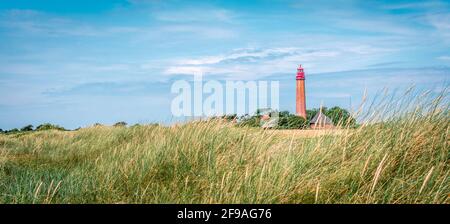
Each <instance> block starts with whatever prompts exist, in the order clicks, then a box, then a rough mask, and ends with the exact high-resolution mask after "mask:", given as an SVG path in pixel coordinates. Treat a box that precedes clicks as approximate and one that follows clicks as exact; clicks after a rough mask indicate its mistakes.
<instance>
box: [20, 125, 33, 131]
mask: <svg viewBox="0 0 450 224" xmlns="http://www.w3.org/2000/svg"><path fill="white" fill-rule="evenodd" d="M20 131H33V125H31V124H29V125H27V126H25V127H23V128H21V129H20Z"/></svg>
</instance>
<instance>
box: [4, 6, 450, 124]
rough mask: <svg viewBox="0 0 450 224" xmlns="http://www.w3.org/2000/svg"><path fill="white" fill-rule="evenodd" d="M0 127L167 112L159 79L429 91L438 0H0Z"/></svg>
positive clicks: (434, 82)
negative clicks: (298, 74)
mask: <svg viewBox="0 0 450 224" xmlns="http://www.w3.org/2000/svg"><path fill="white" fill-rule="evenodd" d="M0 40H1V41H0V96H1V97H0V128H3V129H10V128H14V127H22V126H24V125H27V124H33V125H38V124H40V123H44V122H51V123H57V124H60V125H63V126H65V127H67V128H76V127H79V126H86V125H89V124H92V123H96V122H100V123H106V124H112V123H114V122H116V121H126V122H128V123H130V124H132V123H137V122H140V123H145V122H170V121H171V120H173V118H172V117H171V113H170V101H171V99H172V98H173V97H174V96H173V95H171V94H170V85H171V83H172V82H173V81H174V80H177V79H180V78H183V77H185V76H186V74H189V73H192V72H203V73H204V75H205V78H206V79H243V80H280V86H281V90H280V91H281V93H280V96H281V102H280V107H281V109H284V110H290V111H294V109H295V102H294V99H295V96H294V94H295V92H294V90H295V88H294V87H295V82H294V77H295V69H296V67H297V66H298V64H303V66H304V67H305V71H306V75H307V97H308V98H307V107H308V108H312V107H318V106H319V105H321V104H324V105H325V106H333V105H339V106H342V107H345V108H349V107H350V99H351V102H352V105H353V106H354V105H356V104H357V103H358V101H360V99H361V96H362V94H363V92H364V90H365V89H367V91H368V93H369V94H371V95H373V94H376V93H377V92H378V91H379V90H381V89H382V88H383V87H388V88H390V89H401V88H405V87H408V86H410V85H411V84H415V85H416V86H417V88H419V89H429V90H432V91H439V90H440V89H442V88H443V87H445V86H446V85H448V81H449V77H450V2H448V1H350V0H346V1H316V0H315V1H288V0H280V1H158V0H148V1H147V0H128V1H126V0H108V1H106V0H98V1H88V0H77V1H75V0H74V1H59V0H41V1H33V0H28V1H24V0H14V1H1V2H0Z"/></svg>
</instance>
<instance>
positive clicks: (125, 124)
mask: <svg viewBox="0 0 450 224" xmlns="http://www.w3.org/2000/svg"><path fill="white" fill-rule="evenodd" d="M113 126H114V127H125V126H127V122H125V121H119V122H117V123H115V124H114V125H113Z"/></svg>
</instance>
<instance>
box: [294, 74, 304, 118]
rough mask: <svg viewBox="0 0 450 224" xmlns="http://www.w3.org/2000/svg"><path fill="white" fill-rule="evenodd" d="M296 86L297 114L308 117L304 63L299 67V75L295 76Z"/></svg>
mask: <svg viewBox="0 0 450 224" xmlns="http://www.w3.org/2000/svg"><path fill="white" fill-rule="evenodd" d="M295 79H296V83H297V88H296V100H295V102H296V110H295V112H296V114H297V116H300V117H303V118H305V119H306V97H305V72H304V71H303V68H302V65H300V66H298V68H297V76H296V77H295Z"/></svg>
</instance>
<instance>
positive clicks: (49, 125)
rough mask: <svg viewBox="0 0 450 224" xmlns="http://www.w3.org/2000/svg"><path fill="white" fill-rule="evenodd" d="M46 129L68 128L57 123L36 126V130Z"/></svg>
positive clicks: (62, 129)
mask: <svg viewBox="0 0 450 224" xmlns="http://www.w3.org/2000/svg"><path fill="white" fill-rule="evenodd" d="M45 130H59V131H65V130H66V129H65V128H63V127H61V126H59V125H55V124H50V123H45V124H41V125H39V126H37V127H36V131H45Z"/></svg>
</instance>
